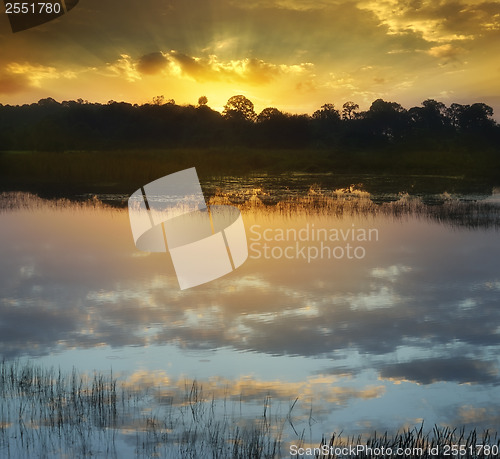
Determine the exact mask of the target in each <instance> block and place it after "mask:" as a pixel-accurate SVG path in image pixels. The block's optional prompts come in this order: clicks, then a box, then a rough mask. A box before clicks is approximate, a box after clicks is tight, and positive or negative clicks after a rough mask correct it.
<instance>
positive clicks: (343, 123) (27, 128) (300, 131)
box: [0, 95, 500, 151]
mask: <svg viewBox="0 0 500 459" xmlns="http://www.w3.org/2000/svg"><path fill="white" fill-rule="evenodd" d="M499 144H500V126H499V125H498V124H497V123H496V122H495V120H494V119H493V109H492V108H491V107H490V106H488V105H486V104H484V103H474V104H471V105H462V104H457V103H453V104H451V105H450V106H449V107H447V106H445V104H443V103H441V102H438V101H435V100H432V99H428V100H425V101H424V102H423V103H422V105H421V106H419V107H412V108H410V109H405V108H403V107H402V106H401V105H400V104H398V103H396V102H387V101H384V100H382V99H377V100H375V101H374V102H373V103H372V104H371V106H370V108H369V109H368V110H367V111H360V110H359V106H358V105H357V104H356V103H354V102H346V103H344V104H343V106H342V107H341V108H339V109H337V108H336V107H335V106H334V105H333V104H330V103H327V104H324V105H323V106H321V107H320V108H319V109H318V110H316V111H315V112H314V113H313V114H312V115H306V114H289V113H284V112H282V111H280V110H279V109H277V108H274V107H268V108H265V109H264V110H262V111H261V112H260V113H259V114H257V113H256V112H255V111H254V105H253V103H252V102H251V101H250V100H249V99H247V98H246V97H245V96H242V95H237V96H233V97H231V98H230V99H229V100H228V102H227V104H226V106H225V108H224V110H223V112H222V113H219V112H217V111H215V110H212V109H211V108H210V107H209V106H208V99H207V98H206V97H205V96H202V97H200V98H199V101H198V105H197V106H194V105H187V106H180V105H176V104H175V102H174V101H173V100H168V101H166V100H165V98H164V97H163V96H158V97H155V98H154V99H153V102H152V103H146V104H143V105H137V104H135V105H132V104H130V103H126V102H115V101H109V102H108V103H107V104H100V103H88V102H87V101H84V100H81V99H79V100H77V101H64V102H61V103H59V102H57V101H55V100H54V99H52V98H46V99H42V100H40V101H39V102H38V103H33V104H30V105H22V106H10V105H1V104H0V150H3V151H9V150H10V151H12V150H17V151H18V150H29V151H37V150H38V151H67V150H96V149H99V150H106V149H146V148H162V149H165V148H167V149H168V148H216V147H246V148H271V149H327V150H336V149H342V150H344V151H345V150H347V151H349V150H360V149H369V150H371V149H384V148H386V147H388V146H398V147H401V148H405V149H422V148H424V149H434V150H453V149H458V150H461V151H462V150H464V149H468V150H477V149H487V150H491V149H493V150H495V151H498V149H499Z"/></svg>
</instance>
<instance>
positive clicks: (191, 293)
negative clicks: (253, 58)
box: [0, 198, 500, 429]
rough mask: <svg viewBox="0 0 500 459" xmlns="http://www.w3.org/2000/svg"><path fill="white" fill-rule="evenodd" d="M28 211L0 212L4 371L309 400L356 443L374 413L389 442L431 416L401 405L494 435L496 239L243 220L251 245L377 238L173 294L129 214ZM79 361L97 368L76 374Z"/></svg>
mask: <svg viewBox="0 0 500 459" xmlns="http://www.w3.org/2000/svg"><path fill="white" fill-rule="evenodd" d="M33 203H34V204H33V206H32V207H31V208H24V209H19V210H10V211H4V212H1V213H0V232H1V236H2V239H1V240H2V243H1V245H0V252H1V255H0V256H1V258H0V259H1V260H2V262H1V263H0V350H1V354H2V357H3V358H7V359H12V358H16V357H21V356H31V357H43V356H45V359H46V360H47V361H49V362H57V361H58V360H61V361H64V359H65V358H66V357H64V356H66V355H67V356H71V355H74V358H73V359H71V358H70V357H67V358H70V360H71V361H72V362H73V364H75V365H77V366H79V367H82V368H81V369H82V371H85V370H91V369H93V368H95V367H96V366H97V367H104V368H109V364H110V361H109V360H107V361H106V359H107V357H109V354H110V353H115V351H117V352H118V354H117V355H120V356H121V357H120V358H123V359H125V360H124V362H121V363H120V362H113V365H115V368H116V367H118V368H120V369H121V371H122V373H123V375H124V378H125V377H126V378H128V379H127V381H129V382H134V383H137V384H139V383H140V384H146V382H147V381H148V380H151V379H152V380H155V379H156V380H158V381H163V382H166V381H167V380H168V381H177V382H176V383H175V384H177V386H178V385H179V384H180V381H182V377H183V376H184V377H195V376H196V375H195V374H189V372H190V371H191V372H192V371H194V372H197V373H199V375H200V377H201V378H202V379H203V380H204V381H206V387H207V388H210V389H211V390H213V391H215V392H217V393H219V391H221V390H223V389H222V388H224V387H226V388H227V387H231V391H230V394H231V397H236V395H238V394H239V395H240V396H245V395H242V394H247V395H248V397H249V398H250V399H252V400H257V399H259V398H262V396H263V394H264V393H268V394H272V396H273V397H276V398H278V399H280V400H283V401H285V400H290V399H295V398H296V397H298V396H300V397H301V400H304V401H305V400H308V399H309V400H311V399H313V398H314V397H315V396H316V397H317V400H316V402H315V409H317V410H318V411H317V414H318V417H321V416H320V413H321V412H323V411H324V413H323V414H324V416H323V417H322V419H323V420H324V422H326V421H328V420H329V419H330V414H329V413H331V412H332V410H334V411H335V410H342V411H345V412H343V413H342V415H343V416H344V417H343V419H345V421H344V422H345V423H348V422H352V423H353V425H356V426H357V428H358V429H365V428H367V426H370V425H372V424H371V423H373V422H375V421H376V419H377V415H376V413H377V410H381V409H382V407H381V405H380V404H381V403H382V404H386V407H385V408H383V409H384V410H385V411H386V412H387V413H388V416H389V417H390V418H391V419H392V420H393V421H394V422H396V421H400V424H398V426H399V427H401V425H402V424H404V423H405V422H410V423H411V422H416V421H418V419H420V418H421V417H423V416H424V415H425V413H429V412H430V411H429V409H427V411H425V410H426V408H425V406H427V405H425V404H424V405H418V403H417V405H418V407H417V406H416V405H415V403H416V402H413V401H412V402H410V401H409V400H406V401H405V402H404V403H402V402H399V401H398V400H399V399H400V397H402V396H403V394H404V393H407V394H409V396H410V397H411V399H412V400H413V399H415V400H420V401H421V402H422V401H426V403H431V402H430V401H431V400H434V401H435V403H437V404H438V405H439V406H440V408H441V411H442V412H441V413H440V414H437V413H435V416H436V419H448V421H450V420H452V421H456V422H459V423H473V422H476V421H477V419H483V420H484V422H486V421H487V420H490V421H491V422H494V421H496V420H497V415H496V414H495V412H494V411H492V408H491V407H490V406H488V405H487V404H486V400H487V399H488V397H491V395H492V394H493V393H497V392H498V385H499V382H500V370H499V364H498V357H497V355H498V346H499V344H500V312H499V309H498V298H499V294H500V266H499V265H498V259H499V256H500V245H499V244H498V232H497V231H496V230H494V229H491V228H482V229H481V228H477V229H475V230H471V229H467V228H465V227H462V228H459V227H458V228H457V227H454V228H450V226H449V225H444V224H440V223H438V222H436V221H435V220H433V219H429V218H424V217H422V215H418V214H417V215H413V216H412V215H405V216H404V217H402V218H398V217H396V216H394V215H392V216H389V215H386V214H383V213H381V214H380V215H376V214H373V213H370V214H368V215H361V214H359V215H355V216H349V215H344V216H338V215H336V214H333V215H327V214H325V213H322V212H318V213H317V214H316V215H314V214H313V213H307V214H304V213H301V212H300V211H298V212H297V213H296V214H295V215H293V214H290V213H285V214H284V213H280V212H269V211H264V210H262V209H259V208H256V209H254V210H249V209H247V210H244V211H243V218H244V222H245V227H246V230H247V236H248V237H249V239H250V237H251V234H252V233H251V232H250V228H251V227H252V225H254V228H255V225H259V226H260V230H262V228H270V229H276V228H284V229H287V228H296V229H297V230H299V229H301V228H304V227H305V225H307V224H309V225H312V224H314V226H315V227H316V228H337V229H339V230H341V229H343V230H346V229H348V228H352V227H353V225H354V227H356V228H376V229H377V230H378V235H379V237H378V239H377V240H372V241H363V242H356V241H355V242H354V244H358V245H362V246H363V248H364V249H365V253H366V256H365V257H364V258H363V259H350V260H349V259H342V260H338V259H331V258H330V259H325V258H324V259H320V258H318V259H315V260H310V262H307V260H304V259H302V258H300V257H299V258H293V259H286V258H284V259H283V258H282V259H275V258H269V259H262V258H261V259H256V258H255V257H254V258H249V259H248V260H247V262H246V263H245V264H244V265H243V266H242V267H241V268H239V269H237V270H236V271H234V272H233V273H231V274H229V275H227V276H225V277H223V278H221V279H218V280H216V281H213V282H211V283H209V284H205V285H202V286H199V287H196V288H193V289H189V290H185V291H181V290H180V289H179V286H178V283H177V279H176V277H175V272H174V270H173V267H172V264H171V260H170V259H169V256H168V254H167V255H166V254H148V253H143V252H139V251H137V250H136V248H135V246H134V243H133V240H132V236H131V232H130V227H129V224H128V215H127V212H126V210H122V209H112V208H108V207H105V206H95V205H90V204H83V205H82V204H78V205H76V204H72V205H65V206H59V207H54V206H53V205H49V204H47V205H44V204H43V203H42V204H40V201H38V200H37V198H33ZM35 204H36V205H35ZM260 230H259V231H260ZM254 236H255V235H254ZM249 242H250V243H251V242H252V240H249ZM268 242H269V244H271V245H272V247H281V248H283V247H285V246H287V245H290V244H295V243H296V241H268ZM303 243H304V244H305V245H306V246H308V247H309V246H314V245H315V244H316V245H317V243H318V241H305V242H303ZM329 243H330V242H329ZM331 244H336V242H335V243H333V242H332V243H331ZM94 351H95V352H94ZM82 352H83V353H84V354H85V352H92V356H93V357H92V358H91V359H89V358H88V357H87V360H86V361H83V360H81V361H80V360H79V359H80V357H77V356H78V355H84V354H81V353H82ZM162 354H163V355H164V356H165V357H164V358H163V359H161V361H159V360H158V359H156V357H154V356H158V355H162ZM88 355H91V354H88ZM148 355H150V358H149V357H148ZM217 355H224V356H225V357H224V358H222V357H217ZM141 356H142V357H141ZM127 359H128V360H127ZM269 359H271V360H269ZM297 359H298V360H297ZM168 361H171V363H172V362H173V363H172V365H171V366H169V365H167V362H168ZM103 362H104V363H103ZM305 362H308V363H307V364H305ZM188 369H190V370H189V371H188ZM280 375H282V376H280ZM292 375H293V376H292ZM148 378H149V379H148ZM165 378H166V379H165ZM175 384H174V385H175ZM273 388H274V389H273ZM450 388H452V389H451V390H450ZM428 389H432V390H431V391H429V390H428ZM225 390H227V389H225ZM459 395H460V398H458V396H459ZM458 400H463V402H460V403H458ZM322 403H324V406H323V407H322ZM359 403H362V405H360V407H359V409H357V408H356V406H357V404H359ZM387 404H389V405H390V407H388V405H387ZM483 404H484V405H483ZM335 407H336V408H335ZM334 408H335V409H334ZM304 409H305V405H304ZM431 411H434V410H431ZM378 412H379V413H380V411H378ZM356 413H357V414H356ZM361 413H362V415H361ZM416 413H420V414H419V415H417V414H416ZM330 421H331V419H330Z"/></svg>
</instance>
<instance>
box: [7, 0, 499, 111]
mask: <svg viewBox="0 0 500 459" xmlns="http://www.w3.org/2000/svg"><path fill="white" fill-rule="evenodd" d="M0 43H1V48H0V103H2V104H22V103H31V102H36V101H38V100H39V99H41V98H44V97H53V98H54V99H56V100H58V101H62V100H68V99H77V98H83V99H87V100H89V101H97V102H107V101H108V100H117V101H122V100H123V101H128V102H133V103H144V102H148V101H151V100H152V98H153V97H154V96H156V95H160V94H162V95H164V96H165V98H166V99H171V98H172V99H174V100H175V101H176V103H178V104H196V103H197V100H198V98H199V97H200V96H202V95H205V96H207V97H208V105H209V106H211V107H212V108H214V109H217V110H221V109H222V107H223V106H224V104H225V102H226V101H227V99H228V98H229V97H230V96H232V95H235V94H244V95H246V96H247V97H248V98H250V99H251V100H252V101H253V102H254V104H255V106H256V110H257V111H260V110H262V109H263V108H264V107H267V106H275V107H277V108H279V109H281V110H284V111H288V112H292V113H296V112H299V113H312V112H313V111H314V110H316V109H317V108H319V107H320V106H321V105H322V104H324V103H327V102H331V103H334V104H335V105H336V106H337V108H339V107H341V106H342V104H343V103H344V102H345V101H347V100H352V101H354V102H357V103H358V104H359V105H360V106H361V108H368V107H369V105H370V103H371V102H372V101H373V100H375V99H377V98H383V99H385V100H391V101H397V102H399V103H401V104H402V105H403V106H405V107H407V108H409V107H411V106H414V105H419V104H420V103H421V102H422V101H423V100H425V99H427V98H435V99H437V100H440V101H442V102H444V103H446V104H447V105H449V104H450V103H451V102H459V103H472V102H485V103H487V104H489V105H491V106H492V107H493V108H494V109H495V114H496V117H497V118H498V115H499V114H500V83H499V82H500V61H499V59H498V56H499V55H500V2H499V1H480V0H467V1H460V0H442V1H439V0H437V1H436V0H382V1H378V0H344V1H342V0H265V1H264V0H246V1H240V0H141V1H137V0H134V1H132V0H122V1H120V2H118V1H112V0H107V1H103V0H80V3H79V4H78V6H77V7H75V8H74V9H73V10H72V11H71V12H69V13H68V14H66V15H64V16H62V17H61V18H59V19H57V20H55V21H51V22H49V23H47V24H45V25H42V26H39V27H36V28H34V29H30V30H27V31H23V32H18V33H16V34H13V33H12V32H11V30H10V27H9V23H8V19H7V16H6V15H5V14H4V13H2V14H0Z"/></svg>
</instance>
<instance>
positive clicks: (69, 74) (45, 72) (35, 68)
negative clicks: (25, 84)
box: [6, 62, 76, 87]
mask: <svg viewBox="0 0 500 459" xmlns="http://www.w3.org/2000/svg"><path fill="white" fill-rule="evenodd" d="M6 73H7V74H10V75H12V76H15V77H19V76H21V80H22V79H23V78H24V79H25V80H28V81H29V83H30V85H31V86H35V87H40V86H41V85H42V82H43V80H57V79H60V78H65V79H74V78H76V73H75V72H73V71H71V70H58V69H56V68H55V67H51V66H44V65H36V64H31V63H29V62H24V63H18V62H12V63H10V64H7V66H6Z"/></svg>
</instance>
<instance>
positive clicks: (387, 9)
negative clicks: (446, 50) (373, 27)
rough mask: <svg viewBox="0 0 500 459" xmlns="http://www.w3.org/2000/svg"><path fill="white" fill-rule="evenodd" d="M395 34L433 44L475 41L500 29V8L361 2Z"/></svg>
mask: <svg viewBox="0 0 500 459" xmlns="http://www.w3.org/2000/svg"><path fill="white" fill-rule="evenodd" d="M359 6H360V7H361V8H363V9H366V10H369V11H372V12H374V13H375V14H376V15H377V17H378V18H379V20H380V21H381V22H382V23H383V24H385V25H386V26H387V27H388V28H389V32H390V33H392V34H404V33H407V32H408V31H411V32H413V33H415V34H419V35H421V36H422V37H423V38H424V39H425V40H427V41H429V42H437V43H442V42H447V41H453V40H473V39H475V38H477V37H479V36H481V35H483V34H485V33H488V32H491V31H497V30H499V29H500V16H499V13H500V4H498V3H496V2H481V1H480V2H475V1H456V0H440V1H433V0H412V1H406V0H385V1H374V0H366V1H365V0H361V1H360V2H359Z"/></svg>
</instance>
